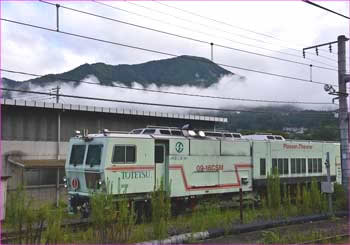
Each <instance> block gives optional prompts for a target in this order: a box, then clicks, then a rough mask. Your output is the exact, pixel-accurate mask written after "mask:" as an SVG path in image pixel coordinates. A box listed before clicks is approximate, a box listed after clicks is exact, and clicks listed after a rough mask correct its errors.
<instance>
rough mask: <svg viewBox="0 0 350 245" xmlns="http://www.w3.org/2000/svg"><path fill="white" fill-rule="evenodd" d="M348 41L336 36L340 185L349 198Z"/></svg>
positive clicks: (343, 37)
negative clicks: (346, 51) (346, 56)
mask: <svg viewBox="0 0 350 245" xmlns="http://www.w3.org/2000/svg"><path fill="white" fill-rule="evenodd" d="M348 40H349V39H348V38H346V37H345V36H344V35H342V36H338V84H339V127H340V153H341V169H342V185H343V187H344V188H345V190H346V193H347V198H348V196H349V115H348V103H347V96H348V94H347V91H346V83H347V81H346V80H345V76H346V74H345V72H346V59H345V42H346V41H348Z"/></svg>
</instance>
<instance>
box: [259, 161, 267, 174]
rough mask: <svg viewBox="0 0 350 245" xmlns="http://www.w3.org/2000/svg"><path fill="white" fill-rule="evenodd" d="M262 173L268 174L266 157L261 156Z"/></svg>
mask: <svg viewBox="0 0 350 245" xmlns="http://www.w3.org/2000/svg"><path fill="white" fill-rule="evenodd" d="M260 175H262V176H265V175H266V159H265V158H260Z"/></svg>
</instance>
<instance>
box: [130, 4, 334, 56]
mask: <svg viewBox="0 0 350 245" xmlns="http://www.w3.org/2000/svg"><path fill="white" fill-rule="evenodd" d="M126 2H127V3H128V4H132V5H135V6H138V7H141V8H145V9H148V10H150V11H153V12H157V13H161V14H163V15H167V16H172V17H174V18H177V19H180V20H182V21H185V22H190V23H196V24H197V25H201V26H204V27H206V28H210V29H215V30H216V31H221V32H224V33H228V34H230V35H234V36H239V37H241V38H244V39H250V40H253V41H255V42H259V43H266V44H270V45H276V44H271V43H269V42H266V41H264V40H261V39H255V38H251V37H247V36H244V35H240V34H236V33H232V32H229V31H225V30H222V29H218V28H217V27H212V26H208V25H205V24H202V23H198V22H194V21H192V20H189V19H184V18H182V17H178V16H176V15H172V14H169V13H165V12H162V11H159V10H154V9H151V8H149V7H146V6H143V5H140V4H136V3H134V2H130V1H126ZM277 46H280V47H282V48H286V49H290V50H293V51H296V52H298V53H300V50H298V49H295V48H290V47H286V46H282V45H278V44H277ZM310 54H311V55H314V54H312V53H310ZM318 57H321V58H323V59H327V60H331V61H334V62H337V60H335V59H332V58H328V57H325V56H322V55H318Z"/></svg>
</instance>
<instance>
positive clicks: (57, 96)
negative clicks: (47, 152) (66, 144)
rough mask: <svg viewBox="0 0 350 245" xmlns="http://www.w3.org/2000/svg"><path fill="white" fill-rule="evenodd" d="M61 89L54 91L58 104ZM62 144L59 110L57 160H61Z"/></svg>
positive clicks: (57, 88) (58, 87) (59, 114)
mask: <svg viewBox="0 0 350 245" xmlns="http://www.w3.org/2000/svg"><path fill="white" fill-rule="evenodd" d="M60 89H61V87H60V86H59V85H57V87H56V88H54V89H52V91H54V92H55V95H56V103H60ZM60 144H61V111H60V110H58V113H57V148H56V154H57V155H56V157H57V160H60Z"/></svg>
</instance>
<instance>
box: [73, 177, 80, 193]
mask: <svg viewBox="0 0 350 245" xmlns="http://www.w3.org/2000/svg"><path fill="white" fill-rule="evenodd" d="M78 187H79V180H78V178H74V179H72V188H73V189H74V190H76V189H78Z"/></svg>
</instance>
